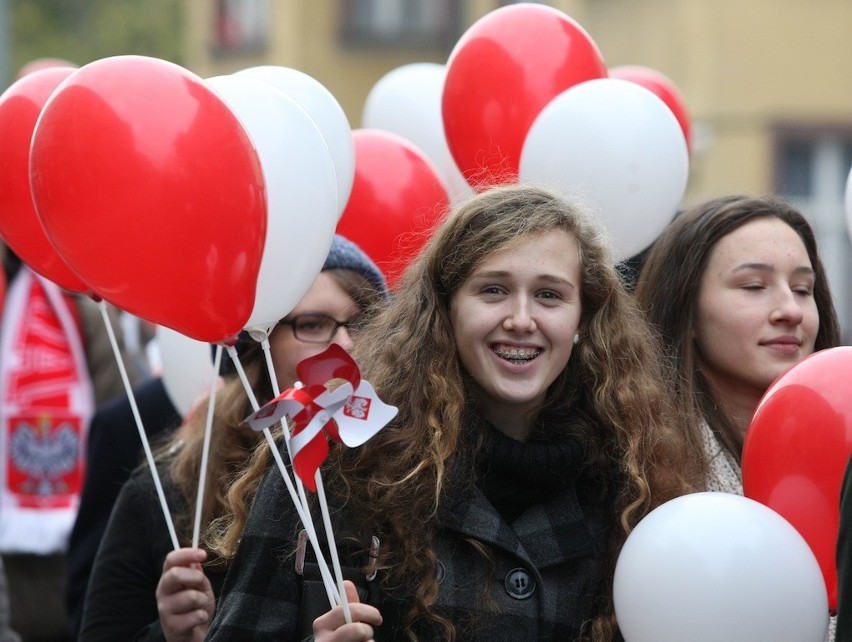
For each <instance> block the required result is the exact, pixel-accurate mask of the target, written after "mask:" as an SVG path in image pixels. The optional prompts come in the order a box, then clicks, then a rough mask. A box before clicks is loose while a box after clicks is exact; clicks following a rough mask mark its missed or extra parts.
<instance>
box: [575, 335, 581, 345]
mask: <svg viewBox="0 0 852 642" xmlns="http://www.w3.org/2000/svg"><path fill="white" fill-rule="evenodd" d="M578 343H580V335H579V334H575V335H574V345H577V344H578Z"/></svg>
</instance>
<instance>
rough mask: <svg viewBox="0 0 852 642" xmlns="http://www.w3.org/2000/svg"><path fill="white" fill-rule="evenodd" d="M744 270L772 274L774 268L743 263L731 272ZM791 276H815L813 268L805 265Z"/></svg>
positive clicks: (759, 264) (767, 264)
mask: <svg viewBox="0 0 852 642" xmlns="http://www.w3.org/2000/svg"><path fill="white" fill-rule="evenodd" d="M745 270H757V271H758V272H774V271H775V266H774V265H770V264H769V263H743V264H741V265H738V266H737V267H735V268H734V269H733V270H731V271H732V272H743V271H745ZM793 274H808V275H810V276H813V275H814V274H816V272H815V271H814V269H813V268H810V267H808V266H806V265H800V266H799V267H797V268H795V269H794V270H793Z"/></svg>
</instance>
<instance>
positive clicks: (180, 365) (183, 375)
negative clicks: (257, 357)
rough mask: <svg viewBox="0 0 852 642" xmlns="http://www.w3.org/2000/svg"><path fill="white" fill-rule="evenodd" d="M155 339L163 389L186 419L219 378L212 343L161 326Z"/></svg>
mask: <svg viewBox="0 0 852 642" xmlns="http://www.w3.org/2000/svg"><path fill="white" fill-rule="evenodd" d="M156 340H157V346H158V349H159V353H160V362H161V368H162V371H161V372H162V378H163V386H164V387H165V388H166V393H167V394H168V395H169V399H171V400H172V403H173V404H174V406H175V408H177V410H178V412H179V413H180V415H181V417H186V416H187V415H188V414H189V411H190V410H191V409H192V407H193V406H194V405H195V403H196V401H198V399H199V398H201V396H202V395H205V394H207V393H209V392H210V384H211V382H212V381H213V377H214V376H218V373H214V372H213V351H212V349H211V347H210V344H209V343H205V342H203V341H198V340H196V339H192V338H191V337H188V336H186V335H185V334H181V333H180V332H177V331H176V330H172V329H171V328H167V327H165V326H162V325H159V326H157V329H156Z"/></svg>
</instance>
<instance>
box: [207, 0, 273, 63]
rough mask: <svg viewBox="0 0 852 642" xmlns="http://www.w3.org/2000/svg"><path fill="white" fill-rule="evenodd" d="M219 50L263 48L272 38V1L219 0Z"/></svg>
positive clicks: (216, 40)
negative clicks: (270, 5)
mask: <svg viewBox="0 0 852 642" xmlns="http://www.w3.org/2000/svg"><path fill="white" fill-rule="evenodd" d="M215 11H216V13H215V21H216V22H215V26H214V49H215V50H216V52H217V53H244V52H252V51H259V50H262V49H264V48H265V47H266V45H267V42H268V40H269V27H268V25H269V23H270V15H269V14H270V10H269V0H216V9H215Z"/></svg>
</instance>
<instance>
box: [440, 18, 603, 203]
mask: <svg viewBox="0 0 852 642" xmlns="http://www.w3.org/2000/svg"><path fill="white" fill-rule="evenodd" d="M606 75H607V70H606V65H605V64H604V61H603V56H602V55H601V53H600V51H599V50H598V47H597V45H596V44H595V43H594V41H593V40H592V38H591V37H590V36H589V34H588V33H587V32H586V31H585V30H584V29H583V28H582V27H581V26H580V25H579V24H578V23H577V22H576V21H575V20H573V19H572V18H570V17H569V16H567V15H565V14H564V13H562V12H561V11H559V10H557V9H554V8H552V7H548V6H545V5H542V4H537V3H528V2H521V3H517V4H510V5H508V6H505V7H501V8H499V9H496V10H494V11H492V12H490V13H488V14H486V15H485V16H484V17H482V18H481V19H479V20H478V21H477V22H475V23H474V24H473V25H472V26H471V27H470V28H469V29H468V30H467V31H466V32H465V33H464V34H462V36H461V38H460V39H459V41H458V42H457V43H456V45H455V47H454V48H453V50H452V52H451V53H450V56H449V58H448V61H447V71H446V80H445V83H444V89H443V92H442V98H441V109H442V115H443V121H444V129H445V131H446V138H447V144H448V145H449V148H450V151H451V152H452V155H453V158H454V159H455V161H456V164H457V165H458V168H459V170H460V171H461V173H462V174H463V175H464V177H465V179H466V180H467V181H468V182H469V183H470V184H471V186H472V187H473V188H474V189H477V190H479V189H482V188H484V187H487V186H489V185H493V184H498V183H512V182H515V181H517V179H518V172H519V165H520V163H521V150H522V147H523V145H524V140H525V139H526V137H527V133H528V132H529V130H530V127H532V124H533V122H534V121H535V119H536V118H537V117H538V115H539V114H540V113H541V111H542V109H544V107H545V106H546V105H547V104H548V103H549V102H550V101H551V100H553V99H554V98H555V97H556V96H558V95H559V94H560V93H562V92H563V91H565V90H566V89H568V88H569V87H573V86H574V85H576V84H578V83H581V82H583V81H587V80H593V79H596V78H605V77H606Z"/></svg>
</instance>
